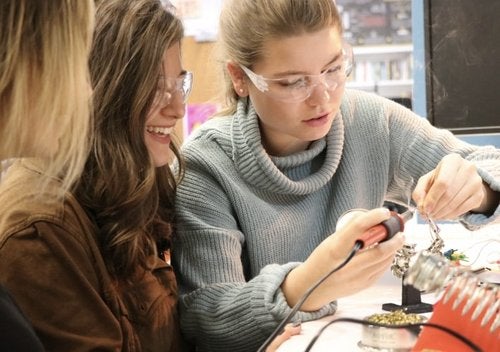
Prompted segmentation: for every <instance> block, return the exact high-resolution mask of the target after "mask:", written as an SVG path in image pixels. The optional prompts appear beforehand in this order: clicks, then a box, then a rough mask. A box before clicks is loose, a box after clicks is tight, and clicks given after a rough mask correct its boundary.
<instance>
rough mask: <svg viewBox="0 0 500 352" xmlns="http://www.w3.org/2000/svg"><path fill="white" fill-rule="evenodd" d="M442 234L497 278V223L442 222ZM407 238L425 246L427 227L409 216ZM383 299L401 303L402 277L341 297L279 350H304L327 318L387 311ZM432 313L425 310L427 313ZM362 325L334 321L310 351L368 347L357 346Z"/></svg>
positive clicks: (351, 351)
mask: <svg viewBox="0 0 500 352" xmlns="http://www.w3.org/2000/svg"><path fill="white" fill-rule="evenodd" d="M440 227H441V236H442V237H443V238H444V240H445V249H444V250H447V249H450V248H453V249H458V250H460V251H463V252H464V253H465V254H466V255H467V256H468V257H469V259H470V263H471V264H472V267H478V266H484V265H488V266H489V267H491V268H493V269H494V270H493V271H492V272H490V273H489V274H488V275H489V277H488V278H489V279H490V281H494V282H500V270H499V265H498V264H496V265H495V264H492V263H491V262H495V261H497V260H500V224H494V225H490V226H488V227H485V228H483V229H481V230H478V231H474V232H470V231H467V230H465V229H464V228H463V227H462V226H461V225H460V224H441V225H440ZM405 236H406V242H408V243H417V250H420V249H425V248H426V247H427V246H428V245H429V244H430V239H429V231H428V228H427V227H426V226H425V225H424V224H417V222H416V221H414V220H412V221H411V222H410V223H408V224H407V226H406V230H405ZM435 300H436V297H435V296H434V295H433V294H424V295H422V302H424V303H431V304H432V303H434V302H435ZM383 303H395V304H398V305H399V304H401V280H400V279H398V278H396V277H394V276H393V275H392V274H391V273H390V272H389V271H388V272H387V273H385V274H384V275H383V276H382V278H381V279H380V280H379V281H378V282H377V283H376V284H375V285H373V286H372V287H370V288H368V289H366V290H363V291H361V292H358V293H357V294H355V295H352V296H349V297H346V298H343V299H340V300H339V301H338V310H337V312H336V313H335V314H334V315H332V316H328V317H324V318H322V319H319V320H316V321H310V322H303V323H302V332H301V334H300V335H297V336H293V337H291V338H290V339H289V340H288V341H285V342H284V343H283V344H282V345H281V346H280V348H279V349H278V352H297V351H304V350H305V349H306V348H307V346H308V345H309V343H310V341H311V340H312V338H313V337H314V336H315V335H316V333H317V332H318V331H319V330H320V329H321V328H322V327H323V326H324V325H325V324H326V323H327V322H329V321H331V320H333V319H336V318H340V317H349V318H360V319H362V318H365V317H367V316H369V315H371V314H375V313H377V314H379V313H387V312H385V311H383V310H382V304H383ZM430 314H431V313H427V314H424V315H426V316H430ZM361 332H362V326H361V325H360V324H354V323H345V322H342V323H335V324H333V325H331V326H330V327H329V328H327V329H326V330H325V331H324V333H323V334H322V335H321V337H319V339H318V340H317V341H316V343H315V344H314V347H313V348H312V349H311V351H316V352H318V351H335V352H357V351H365V352H366V351H367V349H362V348H360V347H359V346H358V342H359V341H360V340H361Z"/></svg>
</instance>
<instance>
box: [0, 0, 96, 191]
mask: <svg viewBox="0 0 500 352" xmlns="http://www.w3.org/2000/svg"><path fill="white" fill-rule="evenodd" d="M93 16H94V5H93V1H88V0H83V1H71V0H55V1H29V0H15V1H14V0H6V1H2V2H1V4H0V43H1V45H0V160H4V159H10V158H21V157H22V158H25V157H42V158H44V159H46V160H48V161H49V162H48V163H47V166H46V170H45V174H46V175H50V176H56V177H60V178H61V179H62V182H63V188H64V189H68V188H69V187H70V186H71V185H72V184H73V182H74V181H75V180H76V179H77V178H78V176H79V174H80V172H81V170H82V168H83V164H84V162H85V159H86V156H87V152H88V142H89V134H88V131H89V128H90V121H91V120H90V118H89V108H90V106H89V98H90V95H91V89H90V84H89V79H88V64H87V59H88V52H89V50H90V43H91V38H92V29H93V20H94V17H93Z"/></svg>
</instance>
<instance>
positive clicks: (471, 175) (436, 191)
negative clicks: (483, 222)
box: [412, 154, 484, 220]
mask: <svg viewBox="0 0 500 352" xmlns="http://www.w3.org/2000/svg"><path fill="white" fill-rule="evenodd" d="M482 183H483V182H482V179H481V177H480V176H479V174H478V173H477V169H476V167H475V165H474V164H472V163H471V162H469V161H467V160H465V159H463V158H462V157H461V156H459V155H458V154H450V155H447V156H445V157H444V158H443V159H442V160H441V162H440V163H439V164H438V166H437V167H436V169H434V170H433V171H431V172H429V173H427V174H426V175H424V176H422V177H421V178H420V179H419V181H418V183H417V186H416V187H415V190H414V192H413V194H412V197H413V199H414V200H415V202H416V203H417V205H418V208H419V212H420V213H421V214H422V215H424V216H427V217H431V218H433V219H434V220H439V219H455V218H457V217H458V216H460V215H462V214H464V213H466V212H468V211H470V210H471V209H474V208H477V207H479V206H480V204H481V203H482V201H483V198H484V192H482V188H483V185H482Z"/></svg>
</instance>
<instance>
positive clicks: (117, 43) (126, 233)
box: [76, 0, 183, 282]
mask: <svg viewBox="0 0 500 352" xmlns="http://www.w3.org/2000/svg"><path fill="white" fill-rule="evenodd" d="M182 37H183V27H182V24H181V22H180V20H179V19H178V18H177V17H176V16H175V15H174V14H173V13H172V12H171V11H170V10H169V9H168V8H166V7H165V6H164V5H162V4H161V2H160V1H159V0H106V1H101V2H100V3H99V4H98V6H97V11H96V28H95V35H94V42H93V46H92V51H91V56H90V73H91V80H92V85H93V88H94V114H95V125H96V126H95V131H94V135H95V136H94V144H93V150H92V153H91V155H90V157H89V159H88V161H87V164H86V166H85V170H84V173H83V177H82V178H81V180H80V182H79V184H78V188H77V192H76V193H77V197H78V199H79V200H80V201H81V203H82V204H83V206H84V207H85V208H86V210H87V211H88V213H89V214H90V215H91V216H92V217H93V218H94V220H95V222H96V224H97V225H98V226H99V232H100V233H99V236H100V237H99V238H100V241H101V243H100V244H101V247H102V251H103V257H104V259H105V262H106V265H107V267H108V270H109V271H110V273H111V274H112V275H113V276H114V277H115V278H116V279H118V280H119V281H122V282H126V281H127V278H130V277H131V275H133V274H134V273H136V272H137V270H138V269H140V268H141V267H142V268H144V269H145V268H147V267H148V258H149V257H151V255H153V254H157V245H158V244H161V245H162V246H165V243H166V244H167V245H166V246H167V247H168V244H169V243H170V239H171V234H172V228H171V224H172V222H173V206H174V197H175V189H176V182H177V181H178V178H179V177H180V176H181V174H182V167H181V168H179V170H178V172H177V173H175V174H174V172H173V171H172V170H171V167H170V166H169V165H167V166H165V167H162V168H155V166H154V163H153V161H152V159H151V158H150V156H149V153H148V150H147V148H146V145H145V140H144V128H145V127H144V126H145V121H146V118H147V115H148V112H149V111H150V108H151V105H152V103H153V99H154V94H155V91H156V87H157V80H158V77H159V75H160V72H161V65H162V58H163V54H164V52H165V50H166V49H167V48H169V47H170V46H172V45H173V44H176V43H179V42H180V40H181V39H182ZM170 148H171V149H172V151H173V152H174V155H175V156H176V157H177V158H178V159H180V156H179V151H178V148H177V146H176V145H175V143H171V146H170Z"/></svg>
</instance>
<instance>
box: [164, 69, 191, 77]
mask: <svg viewBox="0 0 500 352" xmlns="http://www.w3.org/2000/svg"><path fill="white" fill-rule="evenodd" d="M187 72H188V71H187V70H181V72H180V73H179V74H178V75H177V77H176V78H179V77H182V76H184V75H185V74H186V73H187ZM159 78H168V77H167V76H165V75H164V74H163V73H161V74H160V76H159Z"/></svg>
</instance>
